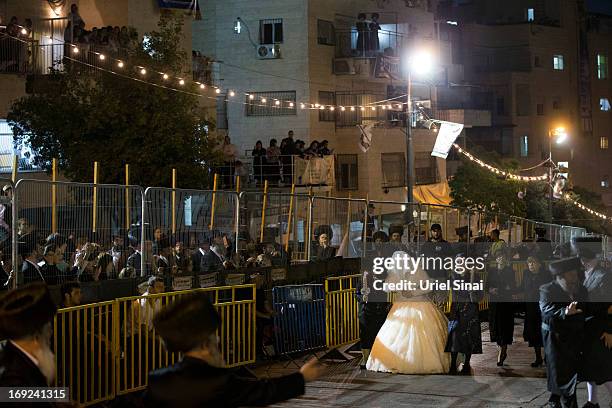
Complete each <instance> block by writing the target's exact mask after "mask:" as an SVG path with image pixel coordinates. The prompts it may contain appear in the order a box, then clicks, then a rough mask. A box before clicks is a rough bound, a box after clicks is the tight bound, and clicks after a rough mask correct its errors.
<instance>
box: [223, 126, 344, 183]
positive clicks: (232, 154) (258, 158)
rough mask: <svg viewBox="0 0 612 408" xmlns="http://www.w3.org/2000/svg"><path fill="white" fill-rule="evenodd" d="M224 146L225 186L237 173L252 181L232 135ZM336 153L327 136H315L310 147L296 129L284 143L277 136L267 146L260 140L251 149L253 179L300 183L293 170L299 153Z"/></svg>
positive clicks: (309, 156)
mask: <svg viewBox="0 0 612 408" xmlns="http://www.w3.org/2000/svg"><path fill="white" fill-rule="evenodd" d="M220 150H221V153H222V156H223V166H221V169H220V173H221V174H222V175H223V186H224V187H232V186H233V185H234V182H235V177H236V176H240V179H241V180H246V181H247V182H249V181H250V174H249V170H248V169H247V167H246V165H245V163H244V162H243V161H241V160H239V156H240V155H239V152H238V148H237V147H236V145H234V144H233V143H232V142H231V139H230V137H229V136H226V137H225V138H224V141H223V144H222V145H221V146H220ZM332 154H333V149H330V148H329V142H328V141H327V140H323V141H321V142H319V141H317V140H313V141H312V142H311V143H310V145H309V146H308V147H306V143H305V142H304V141H303V140H300V139H297V140H294V133H293V130H290V131H289V132H288V133H287V137H286V138H284V139H282V140H281V142H280V145H279V144H278V141H277V140H276V139H270V141H269V143H268V146H267V147H264V144H263V142H262V141H261V140H258V141H257V142H256V143H255V146H254V147H253V150H252V151H251V157H252V177H253V181H254V183H255V184H257V185H261V184H263V183H264V181H266V180H267V181H268V183H270V184H273V185H277V184H279V183H283V184H285V185H291V184H292V183H296V184H297V183H298V180H297V178H296V177H294V171H293V169H294V164H295V163H294V158H295V157H299V158H301V159H304V160H310V159H312V158H316V157H324V156H329V155H332Z"/></svg>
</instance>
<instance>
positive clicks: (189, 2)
mask: <svg viewBox="0 0 612 408" xmlns="http://www.w3.org/2000/svg"><path fill="white" fill-rule="evenodd" d="M157 3H158V4H159V7H160V8H173V9H185V10H193V9H194V8H195V9H196V10H199V9H200V7H199V5H198V0H157Z"/></svg>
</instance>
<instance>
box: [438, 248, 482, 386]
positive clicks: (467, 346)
mask: <svg viewBox="0 0 612 408" xmlns="http://www.w3.org/2000/svg"><path fill="white" fill-rule="evenodd" d="M463 257H464V256H463V254H458V255H457V259H461V258H463ZM457 265H459V263H457ZM478 275H479V274H478V273H477V271H475V270H474V269H471V270H469V271H468V270H466V268H465V267H459V266H458V267H457V268H456V269H455V270H454V271H453V274H452V277H451V279H452V280H453V281H469V282H471V283H476V282H479V281H480V277H479V276H478ZM482 296H483V293H482V291H476V290H474V291H472V290H454V289H453V292H452V299H453V301H452V303H451V310H450V316H449V319H448V320H449V321H448V339H447V341H446V348H445V349H444V351H445V352H447V353H451V367H450V371H449V374H457V357H458V355H459V353H462V354H463V355H464V357H465V358H464V360H463V367H462V368H461V374H470V371H471V368H470V358H471V357H472V354H482V336H481V332H480V319H479V318H478V302H479V301H480V299H481V298H482Z"/></svg>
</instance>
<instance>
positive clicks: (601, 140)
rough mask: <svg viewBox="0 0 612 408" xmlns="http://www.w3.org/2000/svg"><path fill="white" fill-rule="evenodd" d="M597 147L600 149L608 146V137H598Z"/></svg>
mask: <svg viewBox="0 0 612 408" xmlns="http://www.w3.org/2000/svg"><path fill="white" fill-rule="evenodd" d="M599 148H600V149H607V148H608V138H607V137H606V136H602V137H600V138H599Z"/></svg>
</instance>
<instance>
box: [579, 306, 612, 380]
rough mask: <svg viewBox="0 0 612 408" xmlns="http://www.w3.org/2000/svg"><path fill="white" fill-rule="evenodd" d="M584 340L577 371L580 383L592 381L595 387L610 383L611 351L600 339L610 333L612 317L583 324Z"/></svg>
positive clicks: (611, 369) (611, 368)
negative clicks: (580, 363)
mask: <svg viewBox="0 0 612 408" xmlns="http://www.w3.org/2000/svg"><path fill="white" fill-rule="evenodd" d="M584 331H585V339H584V349H583V355H582V366H581V368H580V371H579V376H578V377H579V379H580V381H592V382H595V383H596V384H597V385H601V384H603V383H605V382H608V381H612V349H609V348H607V347H606V345H605V344H604V342H603V340H602V339H601V338H600V337H601V334H602V333H603V332H604V331H606V332H608V333H612V317H610V316H608V318H607V321H606V320H605V319H604V318H595V319H591V320H589V321H587V322H586V324H585V330H584Z"/></svg>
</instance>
